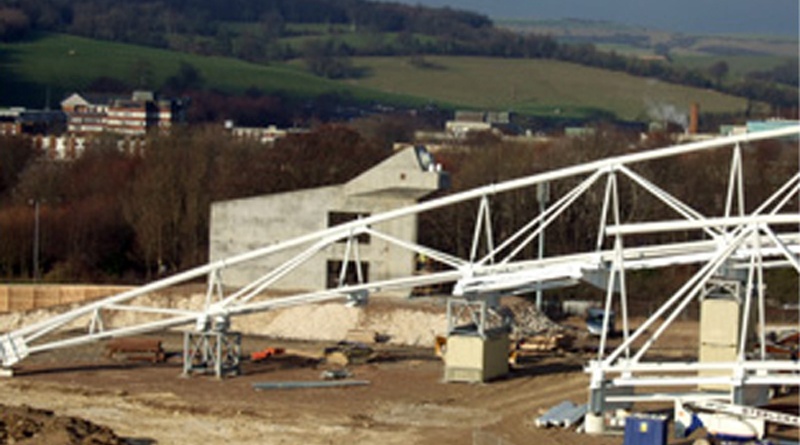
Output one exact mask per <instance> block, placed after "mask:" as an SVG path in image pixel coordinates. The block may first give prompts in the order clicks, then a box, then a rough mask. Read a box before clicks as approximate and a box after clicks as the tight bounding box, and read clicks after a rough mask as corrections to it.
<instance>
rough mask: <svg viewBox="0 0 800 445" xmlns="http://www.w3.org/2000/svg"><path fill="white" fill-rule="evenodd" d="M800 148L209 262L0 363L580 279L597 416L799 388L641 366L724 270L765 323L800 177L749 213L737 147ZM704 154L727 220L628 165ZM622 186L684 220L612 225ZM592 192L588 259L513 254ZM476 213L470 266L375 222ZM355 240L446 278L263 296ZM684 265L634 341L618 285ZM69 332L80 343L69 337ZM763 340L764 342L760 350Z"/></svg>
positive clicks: (455, 200) (0, 342) (343, 230)
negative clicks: (264, 316)
mask: <svg viewBox="0 0 800 445" xmlns="http://www.w3.org/2000/svg"><path fill="white" fill-rule="evenodd" d="M798 135H800V126H792V127H785V128H781V129H777V130H770V131H764V132H758V133H751V134H743V135H736V136H730V137H722V138H717V139H713V140H706V141H701V142H694V143H688V144H683V145H675V146H670V147H666V148H662V149H657V150H651V151H646V152H637V153H631V154H626V155H622V156H617V157H612V158H607V159H603V160H598V161H593V162H588V163H585V164H581V165H575V166H570V167H567V168H562V169H558V170H554V171H550V172H545V173H541V174H537V175H533V176H529V177H524V178H520V179H515V180H510V181H506V182H503V183H499V184H493V185H488V186H484V187H479V188H476V189H473V190H469V191H465V192H461V193H455V194H452V195H448V196H445V197H442V198H438V199H434V200H431V201H427V202H423V203H420V204H417V205H414V206H410V207H405V208H400V209H396V210H392V211H389V212H385V213H381V214H375V215H371V216H369V217H365V218H362V219H358V220H354V221H351V222H348V223H345V224H342V225H340V226H336V227H331V228H328V229H325V230H321V231H318V232H315V233H310V234H307V235H304V236H301V237H297V238H294V239H290V240H286V241H283V242H280V243H277V244H273V245H270V246H266V247H263V248H260V249H256V250H253V251H250V252H247V253H244V254H241V255H237V256H234V257H232V258H228V259H225V260H221V261H216V262H212V263H209V264H206V265H204V266H201V267H197V268H195V269H192V270H189V271H186V272H182V273H179V274H177V275H174V276H172V277H168V278H165V279H162V280H159V281H155V282H153V283H150V284H147V285H145V286H142V287H140V288H137V289H134V290H130V291H127V292H123V293H121V294H118V295H114V296H111V297H108V298H106V299H104V300H101V301H97V302H93V303H89V304H86V305H84V306H81V307H78V308H76V309H74V310H71V311H68V312H65V313H63V314H60V315H57V316H54V317H52V318H49V319H46V320H43V321H40V322H36V323H33V324H31V325H29V326H24V327H22V328H19V329H16V330H10V331H6V332H5V333H4V334H0V363H2V366H3V367H4V368H10V367H11V366H13V365H15V364H16V363H18V362H19V361H20V360H23V359H24V358H25V357H26V356H28V355H29V354H33V353H37V352H42V351H47V350H51V349H54V348H61V347H68V346H73V345H79V344H83V343H87V342H92V341H97V340H101V339H107V338H111V337H118V336H125V335H133V334H139V333H145V332H153V331H157V330H162V329H166V328H173V327H179V326H192V325H194V327H195V330H197V331H200V332H202V331H204V330H207V329H209V326H214V325H215V324H216V323H221V324H222V325H225V324H226V323H227V320H228V319H229V318H230V317H234V316H237V315H243V314H250V313H255V312H261V311H267V310H277V309H281V308H286V307H290V306H295V305H305V304H314V303H321V302H326V301H334V300H340V301H343V302H349V303H352V304H361V303H364V302H365V301H366V296H367V295H368V294H373V295H374V294H376V293H380V292H381V291H383V290H390V289H409V288H413V287H417V286H429V285H437V284H443V283H455V286H454V293H455V294H456V295H457V296H458V297H459V298H465V299H467V300H470V299H477V300H487V301H488V300H489V299H492V301H496V297H497V296H498V295H499V294H501V293H513V292H535V291H538V290H541V289H547V288H551V287H561V286H568V285H573V284H575V283H577V282H579V281H581V280H582V281H585V282H589V283H592V284H594V285H595V286H600V287H602V288H603V289H605V291H606V297H605V308H606V313H610V312H611V311H610V310H609V309H612V307H613V306H618V309H616V310H615V312H616V313H617V314H618V316H619V317H620V318H621V322H622V341H621V344H620V345H619V346H617V347H616V348H614V349H613V350H610V348H608V345H609V341H608V340H609V339H608V335H607V333H605V332H604V333H603V335H602V336H601V339H600V348H599V351H598V355H597V358H596V359H594V360H592V361H591V362H590V363H589V364H588V365H587V367H586V370H587V372H588V373H589V374H590V375H591V379H590V381H591V383H590V393H591V397H590V402H591V403H590V405H591V410H592V411H593V412H599V411H602V409H603V406H604V404H605V403H607V402H608V401H610V400H614V399H613V398H614V397H624V396H619V395H612V394H611V391H609V390H610V389H613V388H614V387H628V386H633V387H636V388H644V387H647V386H651V387H657V388H656V389H657V391H656V392H652V394H651V396H649V397H648V395H647V394H646V393H638V394H635V395H633V396H630V397H637V398H638V399H639V400H649V399H652V400H655V399H663V398H665V397H666V398H669V397H672V396H670V394H674V395H675V396H674V397H686V394H687V393H689V394H691V393H693V392H694V393H695V394H696V396H697V397H701V398H702V397H719V394H711V393H698V392H697V391H694V390H693V388H696V387H697V385H701V384H707V383H715V384H722V385H726V386H729V387H730V388H731V391H730V392H726V393H725V394H726V395H724V397H727V398H729V399H731V400H733V399H734V398H735V397H736V394H737V393H738V392H740V391H741V389H742V388H744V387H745V386H748V385H767V384H770V385H771V384H782V385H800V377H799V376H800V364H798V363H797V362H792V361H774V360H770V359H769V358H768V357H766V356H765V354H764V353H763V350H762V352H761V353H760V354H758V356H757V357H750V356H749V355H748V354H746V351H745V350H744V348H743V347H742V348H741V349H740V351H739V354H738V358H737V360H736V361H734V362H726V363H698V362H696V361H691V362H663V361H656V362H653V361H648V360H647V352H648V351H649V350H650V349H651V347H652V345H653V344H654V343H655V342H657V341H658V339H659V338H660V337H661V336H662V334H663V333H664V331H665V330H666V329H667V328H668V327H669V326H670V324H671V323H672V321H674V320H675V319H676V318H677V317H678V316H679V314H681V313H682V311H683V310H685V309H686V308H687V307H688V306H689V304H691V303H692V302H694V301H696V300H697V299H698V298H699V296H700V294H701V293H702V291H703V289H704V287H705V286H706V284H707V283H709V282H710V280H713V279H714V277H716V276H718V275H719V274H720V271H721V270H740V271H744V272H745V275H746V276H747V278H746V282H745V283H744V284H745V288H746V292H745V293H744V294H745V301H744V305H743V307H744V310H743V312H744V314H745V315H744V316H745V317H748V316H749V315H750V314H757V317H758V320H759V322H761V326H764V322H765V321H766V319H765V315H764V312H765V311H764V304H765V298H766V297H765V294H764V292H765V291H764V286H763V285H762V284H763V283H762V282H763V270H764V269H766V268H768V267H783V268H788V269H793V270H795V271H796V272H798V273H800V260H798V254H799V253H800V230H798V228H799V227H800V212H798V210H797V208H791V207H792V205H794V204H793V203H795V200H796V199H798V189H799V188H800V168H798V172H797V173H795V174H794V175H790V176H791V177H789V178H787V180H786V181H785V182H784V183H783V185H782V186H780V187H779V188H778V189H776V190H774V192H773V193H772V194H771V195H770V196H769V197H767V198H766V199H765V200H764V201H763V202H761V203H760V204H758V205H757V206H752V205H751V208H754V210H752V211H750V212H746V211H745V208H746V206H745V184H744V181H743V180H742V178H743V174H742V171H743V169H744V161H743V157H742V153H741V151H742V145H744V144H748V143H750V142H755V141H762V140H772V139H780V138H786V137H794V138H797V137H798ZM784 145H786V146H788V147H789V148H790V149H794V148H793V147H794V145H795V143H794V140H793V141H790V142H784ZM708 150H731V153H732V155H731V159H732V161H731V167H730V176H729V184H728V189H727V195H726V197H725V206H724V207H725V210H724V213H723V214H722V215H714V216H711V215H704V214H702V213H701V212H699V211H698V210H696V209H693V208H692V207H691V206H689V205H688V204H686V203H685V202H683V201H681V200H680V199H678V198H677V197H675V196H673V195H672V194H670V193H669V192H668V191H667V190H666V189H665V188H662V187H660V186H658V185H656V184H654V183H653V182H651V181H650V180H649V179H647V178H645V177H643V176H642V175H641V174H639V173H637V172H636V171H635V170H634V168H635V166H636V165H637V164H640V163H643V162H655V161H662V160H666V159H669V158H674V157H678V156H683V155H687V154H690V153H697V152H703V151H708ZM576 180H577V181H576ZM621 181H628V182H629V183H630V184H631V185H632V186H635V187H639V188H640V189H641V190H644V191H646V192H647V193H648V194H650V195H651V196H653V197H654V198H655V199H657V200H658V201H659V202H660V203H662V204H663V205H664V206H666V208H668V209H671V210H672V211H674V213H675V214H676V215H677V217H679V218H682V219H679V220H663V221H622V220H621V217H620V210H619V208H620V194H619V192H618V188H619V184H620V182H621ZM543 184H549V185H550V186H551V190H558V188H556V186H557V185H560V186H561V187H560V190H564V189H565V188H567V187H566V186H565V184H574V185H573V186H572V187H571V188H569V189H568V190H567V191H566V193H563V194H561V195H560V196H556V195H555V193H553V192H551V193H553V195H554V196H552V199H551V201H550V202H549V203H548V206H546V207H544V206H543V207H542V208H541V209H540V211H539V213H538V214H537V215H533V216H532V217H531V219H530V220H528V221H527V222H526V223H524V224H523V225H522V227H520V228H518V229H516V231H515V232H513V233H512V234H511V235H510V236H508V237H506V238H505V239H501V240H498V239H495V236H496V234H497V233H498V231H497V230H495V228H493V227H492V218H491V213H490V207H491V201H492V197H493V196H495V195H499V194H502V193H505V192H510V191H514V190H520V189H526V188H531V193H532V194H533V193H535V187H537V186H540V185H543ZM597 186H600V187H604V195H603V196H604V199H603V200H602V206H601V207H600V208H598V209H596V210H597V217H598V218H599V228H598V232H597V234H596V236H597V241H596V245H595V249H594V250H591V251H586V252H574V253H570V254H562V255H558V256H549V257H548V256H542V257H541V258H540V257H539V256H537V257H535V258H530V257H525V256H524V255H523V254H522V252H523V251H525V250H527V251H536V250H537V249H536V247H537V246H538V245H539V244H538V243H540V242H541V237H542V235H543V234H544V232H545V231H546V229H547V228H548V226H551V225H552V224H556V223H557V221H558V218H559V217H560V216H561V215H563V214H564V212H565V211H566V210H568V209H570V208H571V207H573V206H576V205H577V204H576V202H578V200H579V198H581V197H582V196H584V195H585V194H586V192H587V191H588V190H590V189H591V188H592V187H597ZM700 192H701V191H698V193H700ZM474 201H477V204H478V215H477V218H476V227H475V231H474V235H473V248H472V249H471V250H470V252H469V257H468V258H460V257H457V256H456V255H453V254H452V253H448V252H442V251H440V250H437V249H435V248H433V247H430V246H424V245H420V244H417V243H411V242H407V241H403V240H398V239H396V238H394V237H392V236H390V235H387V234H385V233H382V232H381V231H379V230H377V229H376V228H375V227H379V226H380V223H383V222H386V221H390V220H393V219H397V218H403V217H405V216H410V215H416V214H419V213H422V212H429V211H436V210H439V209H442V208H445V207H448V206H452V205H456V204H460V203H464V202H474ZM750 204H752V203H750ZM505 229H508V228H505ZM512 229H513V228H512ZM674 231H684V232H691V233H695V234H696V236H694V237H693V238H689V239H691V240H690V241H682V242H665V241H659V242H656V243H644V242H641V243H638V244H637V241H636V240H637V239H639V238H641V236H647V235H652V234H665V233H669V232H674ZM504 233H506V232H504ZM361 234H369V236H372V237H378V238H381V239H383V240H385V241H387V242H390V243H393V244H395V245H397V246H399V247H401V248H403V249H407V250H409V251H412V252H415V253H419V254H423V255H425V256H426V257H428V258H431V259H432V260H434V261H436V262H437V263H439V264H441V265H443V266H444V269H443V270H440V271H437V272H434V273H430V274H424V275H412V276H408V277H401V278H395V279H391V280H383V281H368V280H365V278H364V276H363V275H361V274H358V282H357V283H355V284H347V285H341V286H339V287H337V288H334V289H325V290H318V291H309V292H298V293H296V294H294V295H289V296H284V297H273V298H270V297H267V296H266V295H267V294H268V291H269V290H270V289H271V286H272V285H274V284H275V283H276V282H278V281H279V280H281V279H282V278H283V277H285V276H286V275H287V274H290V273H292V272H293V271H294V270H296V269H297V268H298V266H300V265H302V264H303V263H304V262H305V261H308V260H309V259H310V258H312V257H314V256H316V255H321V254H324V253H325V252H326V249H328V248H329V247H330V246H332V245H333V244H335V243H337V242H341V241H342V240H344V241H349V242H348V243H347V245H346V246H345V249H346V253H347V255H346V259H345V261H344V262H343V263H344V264H343V267H346V266H347V263H348V262H350V261H352V262H354V263H355V264H359V263H360V258H359V252H358V248H357V243H355V242H354V240H355V239H356V238H357V237H358V236H359V235H361ZM662 239H663V238H662ZM479 245H482V246H483V247H484V250H485V252H483V253H482V254H480V253H479V251H480V250H481V249H479ZM606 246H608V247H606ZM529 247H530V248H529ZM289 254H291V255H292V256H291V259H289V260H287V261H285V262H283V263H282V264H281V265H280V266H278V267H276V268H274V269H272V270H270V271H269V272H267V273H266V274H264V275H263V276H262V277H261V278H259V279H257V280H255V281H253V282H252V283H250V284H249V285H247V286H244V287H242V288H240V289H235V290H228V289H226V288H225V286H224V272H225V270H227V269H230V268H234V267H237V266H240V265H243V264H246V263H248V262H250V261H253V260H256V259H259V258H263V257H267V256H272V255H281V257H286V256H287V255H289ZM481 255H482V256H481ZM686 264H692V265H696V266H697V272H696V273H695V275H694V276H693V277H691V278H690V279H689V280H688V281H687V282H686V283H685V284H684V285H683V286H681V287H680V289H679V290H678V291H677V292H675V294H673V295H672V296H671V297H669V298H668V299H667V300H666V302H665V303H664V304H663V305H662V306H661V307H659V308H658V309H657V310H655V311H654V312H653V314H652V315H651V316H650V317H649V318H648V319H647V320H646V321H645V322H644V323H642V324H641V325H639V326H638V328H637V329H635V330H632V329H631V327H630V321H629V314H628V300H629V298H630V297H629V296H628V294H627V290H626V282H625V280H626V272H627V271H632V270H641V269H655V268H663V267H669V266H674V265H686ZM198 279H207V282H208V287H207V293H206V298H205V299H204V302H203V303H202V304H201V305H198V306H197V307H190V308H185V309H174V308H166V307H162V306H161V305H159V304H158V299H157V298H149V299H148V300H144V299H143V298H142V297H145V296H152V295H154V294H156V293H157V292H159V291H162V290H164V289H167V288H170V287H173V286H176V285H179V284H183V283H187V282H191V281H196V280H198ZM115 311H130V312H135V313H139V314H147V315H149V316H150V317H151V318H152V319H151V320H150V321H146V322H141V323H131V324H128V325H115V326H108V323H104V318H107V315H108V314H109V313H111V312H115ZM728 322H739V320H728ZM76 326H77V327H81V328H83V330H82V331H79V332H75V331H73V330H71V329H73V328H75V327H76ZM87 326H88V329H86V327H87ZM54 334H58V335H57V336H56V335H54ZM763 335H764V334H763V332H760V336H761V337H762V338H761V339H762V340H763ZM762 344H764V342H763V341H762ZM720 369H724V370H728V369H729V370H731V374H730V376H719V375H702V373H700V372H699V371H709V370H711V371H713V370H720ZM664 387H668V388H673V387H674V391H673V392H664V391H661V389H658V388H664ZM651 391H652V390H651ZM607 392H608V393H609V394H608V395H606V393H607Z"/></svg>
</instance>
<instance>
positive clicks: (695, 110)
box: [689, 102, 700, 134]
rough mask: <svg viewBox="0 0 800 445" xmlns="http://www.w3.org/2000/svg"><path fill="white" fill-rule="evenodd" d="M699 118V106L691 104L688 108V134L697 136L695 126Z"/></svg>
mask: <svg viewBox="0 0 800 445" xmlns="http://www.w3.org/2000/svg"><path fill="white" fill-rule="evenodd" d="M699 118H700V105H698V103H697V102H692V105H691V106H690V107H689V134H697V124H698V121H699Z"/></svg>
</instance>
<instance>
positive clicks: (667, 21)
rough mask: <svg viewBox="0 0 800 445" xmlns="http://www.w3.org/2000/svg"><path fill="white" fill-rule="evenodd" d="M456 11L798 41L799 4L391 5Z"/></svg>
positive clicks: (773, 0) (551, 0)
mask: <svg viewBox="0 0 800 445" xmlns="http://www.w3.org/2000/svg"><path fill="white" fill-rule="evenodd" d="M385 1H395V2H396V1H399V2H400V3H408V4H422V5H426V6H450V7H452V8H456V9H466V10H470V11H476V12H480V13H482V14H486V15H488V16H489V17H492V18H494V19H504V18H525V19H560V18H581V19H591V20H607V21H612V22H618V23H624V24H630V25H641V26H645V27H648V28H654V29H662V30H667V31H678V32H687V33H748V34H776V35H788V36H794V37H797V34H798V20H800V17H799V13H798V0H385Z"/></svg>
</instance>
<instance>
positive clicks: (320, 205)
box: [209, 146, 446, 290]
mask: <svg viewBox="0 0 800 445" xmlns="http://www.w3.org/2000/svg"><path fill="white" fill-rule="evenodd" d="M444 186H446V174H445V173H444V172H442V171H441V169H440V168H439V167H438V166H437V165H436V164H434V163H433V161H432V157H431V155H430V153H429V152H428V151H427V150H426V149H425V148H424V147H422V146H416V147H414V146H409V147H406V148H404V149H402V150H400V151H398V152H396V153H395V154H394V155H393V156H391V157H390V158H388V159H386V160H384V161H383V162H381V163H380V164H378V165H377V166H375V167H373V168H372V169H370V170H367V171H366V172H364V173H362V174H361V175H359V176H357V177H356V178H354V179H352V180H351V181H349V182H347V183H345V184H341V185H335V186H329V187H320V188H315V189H309V190H299V191H293V192H288V193H279V194H274V195H266V196H257V197H253V198H245V199H237V200H231V201H222V202H217V203H214V204H212V206H211V223H210V237H209V238H210V248H209V249H210V252H209V258H210V260H211V261H212V262H213V261H217V260H221V259H224V258H228V257H231V256H233V255H237V254H240V253H243V252H247V251H249V250H252V249H255V248H258V247H264V246H267V245H270V244H273V243H276V242H279V241H283V240H288V239H292V238H295V237H298V236H301V235H305V234H308V233H312V232H316V231H319V230H324V229H326V228H329V227H333V226H336V225H339V224H342V223H345V222H348V221H351V220H353V219H355V218H359V217H365V216H369V215H372V214H377V213H381V212H385V211H389V210H392V209H396V208H400V207H403V206H407V205H411V204H413V203H415V202H416V201H417V200H419V199H420V198H422V197H424V196H426V195H428V194H430V193H432V192H434V191H436V190H439V189H440V188H442V187H444ZM374 229H375V230H378V231H381V232H382V233H385V234H388V235H390V236H392V237H394V238H398V239H401V240H405V241H416V237H417V218H416V216H409V217H406V218H401V219H396V220H392V221H388V222H386V223H383V224H380V226H376V227H374ZM357 244H358V246H357V248H358V258H359V262H360V265H361V271H362V273H363V274H364V275H366V276H365V277H364V278H365V280H366V279H368V280H369V281H372V280H386V279H391V278H397V277H407V276H409V275H411V274H412V273H413V272H414V270H415V258H414V255H413V253H412V252H410V251H408V250H407V249H402V248H400V247H398V246H396V245H393V244H391V243H388V242H386V241H384V240H382V239H377V238H375V237H372V238H371V237H369V236H366V235H362V236H360V237H358V243H357ZM307 247H308V246H301V247H299V248H298V250H296V251H293V252H287V253H286V254H285V255H276V256H273V257H270V258H268V259H265V260H263V261H262V262H252V263H249V264H247V265H240V266H238V267H236V268H235V269H232V270H227V271H225V273H224V275H223V282H224V283H225V284H226V285H230V286H242V285H245V284H247V283H250V282H252V281H254V280H256V279H257V278H258V277H261V276H263V275H264V274H265V273H267V272H269V271H271V270H272V269H274V268H275V267H276V266H279V265H280V264H282V263H284V262H285V261H286V260H288V259H289V258H291V257H292V256H294V255H296V254H297V253H299V252H300V251H301V250H303V249H306V248H307ZM345 249H346V243H345V242H340V243H336V244H333V245H331V246H329V247H327V248H326V249H325V250H324V251H323V252H322V253H321V254H317V255H316V256H315V257H314V258H312V259H311V260H310V261H308V262H306V263H304V264H303V265H302V266H301V267H300V268H298V269H296V270H294V271H293V272H291V273H290V274H288V275H287V276H285V277H283V278H282V279H281V280H280V281H279V282H277V283H276V285H275V287H276V288H278V289H308V290H321V289H326V288H332V287H336V286H337V285H338V278H339V273H340V271H341V269H342V264H343V260H344V259H345ZM350 266H353V267H350ZM348 267H349V268H348V270H347V277H346V278H345V281H346V282H348V283H352V282H354V280H355V275H356V274H355V270H356V269H355V267H354V265H353V264H352V263H350V264H349V265H348Z"/></svg>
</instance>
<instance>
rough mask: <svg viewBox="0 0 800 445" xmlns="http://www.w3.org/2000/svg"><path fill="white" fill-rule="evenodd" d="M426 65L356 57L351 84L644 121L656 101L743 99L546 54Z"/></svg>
mask: <svg viewBox="0 0 800 445" xmlns="http://www.w3.org/2000/svg"><path fill="white" fill-rule="evenodd" d="M425 61H427V62H428V65H429V67H427V68H424V67H420V64H412V63H409V61H408V59H406V58H398V57H386V58H384V57H375V58H359V59H357V60H356V65H359V66H364V67H368V68H369V71H370V73H371V74H370V75H369V76H368V77H365V78H363V79H358V80H349V81H346V82H347V83H348V84H350V85H354V86H361V87H367V88H374V89H378V90H381V91H385V92H390V93H403V94H409V95H413V96H421V97H428V98H430V99H431V100H433V101H444V102H448V103H453V104H458V105H461V106H469V107H476V108H490V109H503V110H515V111H518V112H522V113H531V114H539V115H541V114H544V115H557V114H566V115H572V116H581V115H586V114H588V113H591V112H592V111H593V110H608V111H610V112H612V113H614V114H615V115H616V116H617V117H619V118H622V119H626V120H646V119H647V118H648V117H649V116H648V114H649V112H651V111H653V110H654V109H655V108H663V107H665V106H672V107H674V108H675V109H677V110H688V108H689V105H690V104H691V103H692V102H697V103H699V104H700V107H701V109H702V110H703V111H705V112H731V111H741V110H744V109H745V107H746V105H747V104H746V101H745V100H744V99H741V98H736V97H732V96H726V95H723V94H720V93H717V92H713V91H707V90H701V89H697V88H689V87H684V86H678V85H672V84H667V83H664V82H659V81H656V80H652V79H644V78H640V77H634V76H629V75H627V74H621V73H616V72H612V71H606V70H601V69H596V68H588V67H584V66H579V65H575V64H570V63H564V62H558V61H552V60H524V59H487V58H480V57H426V58H425Z"/></svg>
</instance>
